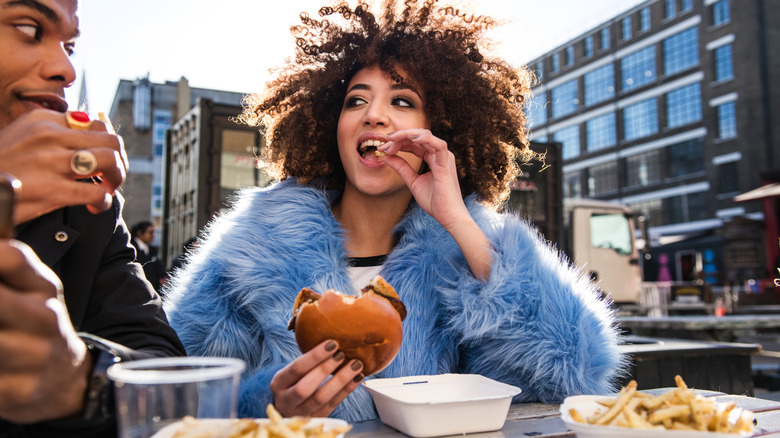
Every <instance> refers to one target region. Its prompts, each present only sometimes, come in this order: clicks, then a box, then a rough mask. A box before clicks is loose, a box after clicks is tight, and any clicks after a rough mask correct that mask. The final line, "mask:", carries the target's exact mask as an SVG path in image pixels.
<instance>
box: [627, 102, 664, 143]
mask: <svg viewBox="0 0 780 438" xmlns="http://www.w3.org/2000/svg"><path fill="white" fill-rule="evenodd" d="M656 132H658V110H657V102H656V98H655V97H653V98H651V99H647V100H643V101H641V102H637V103H635V104H633V105H629V106H627V107H625V108H624V109H623V133H624V137H625V139H626V140H636V139H638V138H642V137H647V136H649V135H652V134H655V133H656Z"/></svg>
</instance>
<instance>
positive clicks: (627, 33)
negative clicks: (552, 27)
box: [536, 0, 731, 77]
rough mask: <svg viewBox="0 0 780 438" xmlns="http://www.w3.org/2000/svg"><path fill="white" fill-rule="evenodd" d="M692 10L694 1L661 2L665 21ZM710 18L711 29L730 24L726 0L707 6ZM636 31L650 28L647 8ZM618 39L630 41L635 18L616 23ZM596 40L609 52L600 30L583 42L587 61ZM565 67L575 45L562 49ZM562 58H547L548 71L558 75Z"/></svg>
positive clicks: (606, 36)
mask: <svg viewBox="0 0 780 438" xmlns="http://www.w3.org/2000/svg"><path fill="white" fill-rule="evenodd" d="M692 10H693V0H665V2H664V17H665V19H666V20H671V19H673V18H675V17H677V16H678V15H680V14H683V13H687V12H690V11H692ZM710 11H711V14H710V15H711V17H712V22H711V24H712V25H713V26H720V25H723V24H727V23H729V22H730V21H731V11H730V5H729V0H718V1H716V2H715V3H713V4H712V5H710ZM638 25H639V27H638V29H639V32H640V33H646V32H648V31H650V29H651V27H652V22H651V11H650V6H648V7H644V8H642V9H640V10H639V21H638ZM619 29H620V39H621V41H624V42H625V41H629V40H631V38H632V37H633V32H634V18H633V16H632V15H628V16H626V17H623V18H622V19H621V20H620V23H619ZM596 38H598V40H599V49H600V50H601V51H605V50H607V49H609V48H610V29H609V28H608V27H605V28H602V29H601V30H599V31H597V32H596V33H594V34H591V35H588V36H586V37H585V38H584V39H583V40H582V44H583V53H584V55H585V57H586V58H589V57H591V56H593V55H594V53H595V39H596ZM564 54H565V55H564V56H565V65H566V66H571V65H574V45H569V46H566V48H564ZM560 57H561V55H560V54H559V53H558V52H555V53H553V54H552V55H551V57H550V67H551V72H552V73H557V72H559V71H560V70H561V59H560ZM536 70H537V74H538V75H539V76H540V77H541V76H542V75H543V73H544V71H545V70H544V63H543V61H539V62H537V64H536Z"/></svg>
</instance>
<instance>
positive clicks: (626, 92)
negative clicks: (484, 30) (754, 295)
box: [528, 0, 780, 283]
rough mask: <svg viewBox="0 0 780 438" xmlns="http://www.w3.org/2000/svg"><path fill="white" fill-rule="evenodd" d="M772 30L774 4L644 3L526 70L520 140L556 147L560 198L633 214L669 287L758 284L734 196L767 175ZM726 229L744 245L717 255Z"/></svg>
mask: <svg viewBox="0 0 780 438" xmlns="http://www.w3.org/2000/svg"><path fill="white" fill-rule="evenodd" d="M779 29H780V2H778V1H773V0H772V1H769V0H648V1H645V2H643V3H640V4H639V5H637V6H636V7H634V8H632V9H630V10H628V11H626V12H624V13H621V14H619V15H617V16H615V17H614V18H612V19H610V20H609V21H607V22H605V23H603V24H601V25H600V26H597V27H595V28H593V29H590V30H589V31H587V32H585V33H583V34H582V35H579V36H578V37H576V38H574V39H572V40H570V41H568V42H566V43H565V44H563V45H561V46H559V47H556V48H555V49H554V50H551V51H549V52H547V53H545V54H544V55H542V56H540V57H539V58H537V59H534V60H531V61H530V62H529V63H528V66H529V68H530V69H531V70H533V71H534V72H535V73H536V75H537V77H538V82H537V84H536V86H535V87H534V89H533V93H534V99H533V100H532V101H531V102H529V105H528V110H529V114H530V120H531V122H530V129H531V134H532V139H533V140H534V141H537V142H559V143H561V144H562V160H563V166H562V173H563V195H564V197H573V198H596V199H601V200H610V201H617V202H621V203H625V204H627V205H628V206H630V207H631V208H632V209H633V210H634V211H635V212H637V213H639V214H643V215H644V216H645V217H646V218H647V220H648V221H649V232H650V236H651V241H652V243H653V244H654V246H655V249H654V252H655V254H656V255H657V254H659V253H661V252H664V251H666V253H667V255H668V256H669V259H670V266H668V267H669V268H670V270H671V272H672V276H673V278H672V279H673V280H677V281H691V280H693V279H695V276H696V275H700V274H701V272H702V269H703V266H704V265H706V264H707V263H710V265H712V266H715V268H714V269H715V272H711V273H712V276H711V278H709V279H708V281H711V282H713V283H723V282H739V281H743V280H745V279H746V278H762V277H766V276H769V275H771V274H770V273H768V272H766V268H765V267H766V266H768V263H767V262H766V261H767V259H768V260H774V259H775V258H776V257H777V252H776V251H777V248H775V252H774V253H771V252H769V253H767V252H766V251H765V250H764V245H763V244H760V242H763V239H764V236H763V234H762V231H761V228H762V227H763V221H764V219H765V217H764V216H765V214H764V211H763V209H762V205H761V203H760V202H740V203H737V202H734V198H735V197H736V196H737V195H739V194H741V193H744V192H747V191H750V190H753V189H756V188H758V187H760V186H762V185H763V184H765V183H766V182H768V181H767V180H766V178H765V176H766V175H769V174H771V173H772V171H773V170H774V171H776V170H777V169H778V167H780V164H779V163H780V161H778V160H780V150H779V149H780V147H778V145H780V142H779V141H778V140H779V137H780V83H778V81H777V78H776V77H774V75H775V74H777V73H778V72H780V50H779V49H780V30H779ZM775 217H777V216H775ZM734 220H736V221H737V222H738V223H739V225H738V227H739V229H740V230H748V231H747V232H746V233H738V234H739V235H738V236H737V240H740V239H742V240H745V242H741V243H740V242H733V241H729V242H726V243H727V244H728V245H731V246H729V248H731V250H729V251H724V237H723V236H722V234H723V233H722V230H723V229H724V227H725V228H728V227H729V224H730V223H731V222H732V221H734ZM751 224H752V225H751ZM727 234H728V235H729V236H733V234H734V233H727ZM753 239H758V241H759V245H758V249H755V247H754V246H751V245H750V242H748V241H752V240H753ZM776 241H777V238H775V242H776ZM740 251H742V252H741V253H740ZM768 251H771V248H770V249H768ZM736 253H739V254H740V255H739V257H741V260H742V261H743V262H744V261H748V262H749V263H747V265H748V267H749V268H746V269H743V268H740V270H739V271H735V270H731V271H730V270H729V261H730V260H729V257H731V256H734V255H735V254H736ZM654 263H655V261H654V259H653V257H648V258H647V265H646V267H645V273H646V276H647V277H649V278H646V279H647V280H655V278H654V277H653V276H654V275H656V274H657V270H658V266H657V265H655V264H654Z"/></svg>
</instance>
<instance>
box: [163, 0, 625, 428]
mask: <svg viewBox="0 0 780 438" xmlns="http://www.w3.org/2000/svg"><path fill="white" fill-rule="evenodd" d="M418 3H420V2H415V1H406V2H404V3H403V5H401V6H397V5H396V4H395V2H389V3H388V4H387V5H385V6H384V8H383V10H382V11H380V12H379V13H378V14H377V15H373V14H372V13H370V11H369V9H370V8H369V6H368V5H366V4H363V3H360V4H358V5H357V6H356V7H354V8H350V7H348V6H344V5H341V6H337V7H333V8H331V7H325V8H322V9H321V10H320V12H319V13H320V16H321V17H322V18H321V19H320V20H315V19H313V18H310V17H309V16H308V15H306V14H302V15H301V21H302V25H300V26H297V27H294V28H292V31H293V33H294V35H295V36H296V40H297V51H296V58H295V60H294V61H290V62H289V63H288V64H287V65H286V68H285V69H284V70H282V71H281V72H280V73H279V76H278V77H277V79H275V80H274V81H272V82H271V83H270V84H269V87H268V90H267V94H266V95H265V96H264V97H260V96H257V97H255V99H254V100H253V101H252V102H251V103H250V106H249V108H248V109H247V111H246V112H245V114H244V119H245V120H246V121H249V122H252V123H256V124H258V125H259V124H261V123H262V124H263V126H264V127H265V129H266V136H267V139H268V143H269V146H268V150H267V156H266V157H265V158H266V162H268V163H270V164H271V165H272V166H273V167H274V168H275V169H276V170H277V171H278V175H279V177H280V179H281V180H282V181H281V182H279V183H277V184H275V185H272V186H271V187H269V188H266V189H250V190H246V191H244V192H243V193H241V195H240V196H239V197H238V199H237V200H236V202H235V205H234V206H233V208H232V210H231V211H230V212H229V213H227V214H225V215H223V216H221V217H219V218H218V219H216V220H215V221H214V222H213V223H212V224H210V226H209V227H208V230H207V232H206V234H205V237H206V238H205V239H204V241H203V243H202V246H200V247H199V248H198V251H197V252H196V253H195V254H194V255H193V256H192V258H191V259H190V262H189V264H188V266H187V267H186V268H185V269H183V270H180V271H179V273H178V274H177V275H176V277H175V278H174V280H173V286H172V288H171V289H172V290H171V291H170V299H169V301H168V304H167V306H168V307H167V309H168V311H169V315H170V319H171V323H172V325H173V326H174V327H175V328H176V329H177V330H178V333H179V335H180V337H181V339H182V341H183V343H184V344H185V346H186V348H187V352H188V353H189V354H191V355H219V356H233V357H240V358H242V359H244V360H246V361H247V363H248V371H247V373H246V374H245V375H244V376H243V379H242V383H241V396H240V401H239V414H240V415H241V416H249V417H259V416H264V409H265V406H266V404H267V403H270V402H273V403H275V405H276V407H277V408H278V410H279V411H280V412H281V413H282V414H284V415H287V416H289V415H314V416H327V415H332V416H334V417H339V418H344V419H346V420H348V421H359V420H365V419H370V418H376V413H375V410H374V408H373V404H372V402H371V398H370V396H369V395H368V393H367V392H366V391H365V390H364V389H363V388H361V387H360V382H361V381H362V379H363V378H364V377H363V375H362V374H361V369H362V364H361V363H359V362H356V361H351V362H350V363H347V364H346V366H344V367H342V368H341V369H340V370H339V371H338V372H337V373H335V374H334V375H333V376H332V378H329V376H330V374H331V372H333V371H334V370H335V369H336V368H337V367H338V366H339V365H341V364H342V363H343V362H344V357H343V354H342V353H340V352H339V351H338V345H337V344H336V343H335V342H333V341H325V342H323V343H322V344H321V345H319V346H318V347H317V348H315V349H313V350H311V351H310V352H308V353H306V354H303V355H301V353H300V351H299V350H298V347H297V346H296V343H295V339H294V336H293V333H292V332H289V331H287V329H286V326H287V322H288V319H289V318H290V316H291V312H292V304H293V300H294V298H295V296H296V294H297V293H298V291H299V290H300V289H301V288H303V287H311V288H313V289H314V290H317V291H320V292H323V291H325V290H326V289H329V288H332V289H336V290H340V291H344V292H349V291H351V293H353V294H357V290H359V288H360V287H361V286H364V285H365V284H367V278H370V277H372V276H373V275H374V274H376V273H377V272H379V273H381V275H382V276H383V277H384V278H385V279H386V280H387V281H388V282H389V283H390V284H391V285H393V286H394V287H395V289H396V290H397V291H398V293H399V294H400V296H401V299H402V300H403V301H404V303H405V304H406V307H407V309H408V316H407V318H406V320H405V321H404V334H403V336H404V339H403V344H402V346H401V350H400V352H399V354H398V356H397V357H396V359H395V361H394V362H393V363H392V364H390V365H389V366H388V367H387V368H386V369H385V370H383V371H382V372H380V373H379V374H377V375H376V377H397V376H405V375H419V374H437V373H445V372H457V373H478V374H482V375H485V376H488V377H491V378H493V379H496V380H499V381H502V382H505V383H508V384H513V385H517V386H519V387H521V388H522V389H523V392H522V393H521V394H520V395H519V396H518V397H517V398H516V401H537V400H538V401H543V402H560V401H561V400H562V399H563V398H564V397H565V396H567V395H570V394H577V393H602V392H606V391H609V390H611V389H612V388H613V384H614V380H615V378H616V377H618V375H619V373H620V370H621V367H622V363H623V362H622V360H623V359H622V357H621V355H620V354H619V353H618V351H617V348H616V344H617V333H616V331H615V329H614V328H613V325H612V315H611V312H610V310H609V308H608V305H607V304H606V303H605V302H603V301H601V300H600V298H599V294H598V292H597V291H596V289H595V288H594V286H593V285H592V284H590V283H589V282H588V281H587V280H586V279H584V278H583V277H582V276H581V273H579V272H576V271H574V270H573V269H572V268H570V267H569V266H568V265H567V264H566V263H564V262H563V261H562V260H561V259H560V256H559V255H558V253H557V252H556V251H555V250H554V249H553V248H550V247H549V246H548V245H547V244H546V243H544V242H543V241H542V240H541V239H540V237H539V236H538V233H537V232H536V231H534V229H532V228H531V227H529V225H528V224H527V223H526V222H524V221H522V220H520V219H518V218H517V217H514V216H511V215H506V214H499V213H497V212H496V208H497V207H499V206H500V202H501V201H502V200H503V199H504V197H505V196H506V194H507V192H508V188H507V187H508V184H509V183H510V182H511V181H512V180H513V179H514V177H515V176H516V174H517V168H516V164H515V163H516V159H517V158H518V156H519V155H522V157H521V158H522V159H529V157H528V156H527V155H529V152H528V150H527V148H526V146H525V144H526V142H527V141H526V136H525V131H524V128H523V126H524V124H525V118H524V115H523V110H522V107H523V102H524V98H525V96H526V95H527V94H528V92H529V82H530V79H529V75H528V74H527V73H526V72H525V71H524V70H520V69H514V68H512V67H511V66H509V65H508V64H506V63H504V62H502V61H500V60H497V59H492V58H488V57H486V56H484V55H483V54H482V48H481V44H482V42H483V41H482V39H483V34H484V32H485V31H486V30H487V29H489V28H490V27H492V25H493V21H491V20H490V19H489V18H486V17H480V16H473V15H468V14H464V13H461V12H459V11H457V10H454V9H452V8H446V7H439V6H437V5H436V2H435V1H433V0H428V1H424V2H422V4H418ZM375 150H378V151H379V152H383V153H384V156H380V155H382V154H381V153H379V154H376V153H375V152H374V151H375ZM365 265H368V267H366V266H365Z"/></svg>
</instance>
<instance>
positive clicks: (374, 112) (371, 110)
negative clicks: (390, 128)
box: [363, 102, 389, 126]
mask: <svg viewBox="0 0 780 438" xmlns="http://www.w3.org/2000/svg"><path fill="white" fill-rule="evenodd" d="M388 122H389V118H388V116H387V111H386V109H385V108H384V107H383V106H382V105H381V104H379V103H377V102H372V103H370V104H369V105H368V107H367V108H366V113H365V115H364V116H363V123H364V124H365V125H369V126H375V125H376V126H378V125H382V126H384V125H387V124H388Z"/></svg>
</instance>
